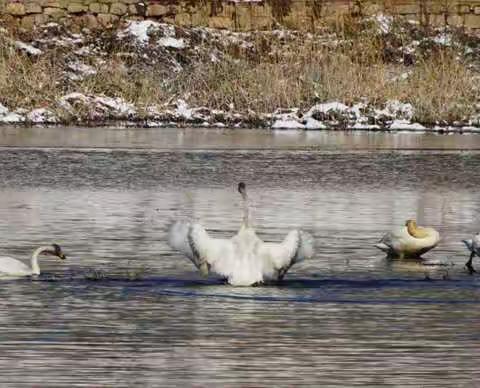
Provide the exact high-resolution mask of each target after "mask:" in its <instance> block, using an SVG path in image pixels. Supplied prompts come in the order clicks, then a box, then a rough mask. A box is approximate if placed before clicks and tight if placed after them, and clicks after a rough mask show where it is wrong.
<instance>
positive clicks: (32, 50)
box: [13, 40, 43, 56]
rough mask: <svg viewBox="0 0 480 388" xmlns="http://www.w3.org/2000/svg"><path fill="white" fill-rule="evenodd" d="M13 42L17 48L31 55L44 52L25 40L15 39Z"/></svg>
mask: <svg viewBox="0 0 480 388" xmlns="http://www.w3.org/2000/svg"><path fill="white" fill-rule="evenodd" d="M13 44H14V45H15V47H16V48H18V49H20V50H22V51H24V52H26V53H27V54H30V55H33V56H37V55H41V54H43V51H42V50H40V49H38V48H36V47H33V46H32V45H29V44H26V43H24V42H20V41H19V40H16V41H14V42H13Z"/></svg>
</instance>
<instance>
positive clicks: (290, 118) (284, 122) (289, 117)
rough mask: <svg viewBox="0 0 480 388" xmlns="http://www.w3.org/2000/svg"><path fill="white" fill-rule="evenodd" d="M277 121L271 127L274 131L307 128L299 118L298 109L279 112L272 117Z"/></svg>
mask: <svg viewBox="0 0 480 388" xmlns="http://www.w3.org/2000/svg"><path fill="white" fill-rule="evenodd" d="M272 118H273V120H275V121H274V122H273V124H272V126H271V128H273V129H304V128H305V126H304V125H303V124H302V123H301V122H300V121H301V119H300V118H299V117H298V108H294V109H291V110H290V111H288V112H282V111H280V110H277V111H276V112H275V113H274V114H273V115H272Z"/></svg>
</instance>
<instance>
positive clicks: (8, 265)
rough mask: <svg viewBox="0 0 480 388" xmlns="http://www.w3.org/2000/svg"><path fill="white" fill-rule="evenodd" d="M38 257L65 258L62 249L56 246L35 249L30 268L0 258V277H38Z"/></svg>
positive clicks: (15, 261) (5, 258)
mask: <svg viewBox="0 0 480 388" xmlns="http://www.w3.org/2000/svg"><path fill="white" fill-rule="evenodd" d="M40 255H50V256H57V257H59V258H60V259H62V260H65V259H66V258H67V257H66V256H65V255H64V253H63V252H62V248H60V246H59V245H57V244H52V245H48V246H43V247H40V248H37V249H36V250H35V251H34V252H33V255H32V258H31V266H32V267H31V268H30V267H29V266H28V265H26V264H24V263H23V262H21V261H20V260H17V259H14V258H12V257H7V256H0V276H32V275H40V266H39V265H38V256H40Z"/></svg>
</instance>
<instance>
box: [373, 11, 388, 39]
mask: <svg viewBox="0 0 480 388" xmlns="http://www.w3.org/2000/svg"><path fill="white" fill-rule="evenodd" d="M374 20H375V21H376V22H377V25H378V29H379V30H380V32H381V33H383V34H388V33H389V32H390V30H391V28H392V23H393V17H392V16H387V15H384V14H382V13H379V14H377V15H375V17H374Z"/></svg>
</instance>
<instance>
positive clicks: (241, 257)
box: [169, 182, 314, 286]
mask: <svg viewBox="0 0 480 388" xmlns="http://www.w3.org/2000/svg"><path fill="white" fill-rule="evenodd" d="M238 191H239V192H240V194H241V195H242V198H243V207H244V208H243V222H242V225H241V226H240V230H239V231H238V232H237V234H236V235H235V236H233V237H232V238H230V239H221V238H212V237H210V236H209V234H208V233H207V231H206V230H205V228H204V227H203V226H202V225H200V224H197V223H189V222H176V223H175V224H174V225H173V226H172V228H171V229H170V235H169V244H170V246H171V247H172V248H173V249H176V250H178V251H180V252H182V253H183V254H185V255H186V256H187V257H188V258H189V259H190V260H191V261H192V262H193V264H195V266H196V267H197V268H198V269H199V270H200V272H201V273H202V274H203V275H208V273H209V271H212V272H215V273H217V274H219V275H221V276H224V277H225V278H226V279H227V281H228V283H229V284H231V285H233V286H251V285H254V284H261V283H264V282H268V281H278V280H281V279H283V277H284V276H285V274H286V273H287V271H288V270H289V269H290V267H291V266H292V265H293V264H295V263H298V262H300V261H302V260H304V259H310V258H311V257H312V256H313V253H314V252H313V251H314V248H313V238H312V236H311V235H310V234H308V233H306V232H302V231H300V230H292V231H291V232H289V233H288V234H287V236H286V237H285V239H284V240H283V242H281V243H270V242H263V241H262V240H261V239H260V238H259V237H258V236H257V234H256V233H255V230H254V229H253V227H252V226H251V224H250V211H249V207H248V197H247V191H246V186H245V184H244V183H243V182H241V183H239V185H238Z"/></svg>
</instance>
